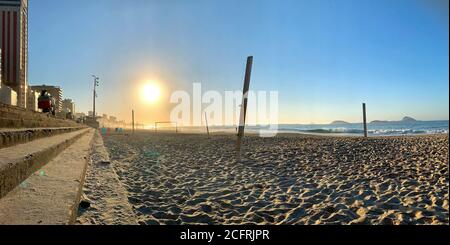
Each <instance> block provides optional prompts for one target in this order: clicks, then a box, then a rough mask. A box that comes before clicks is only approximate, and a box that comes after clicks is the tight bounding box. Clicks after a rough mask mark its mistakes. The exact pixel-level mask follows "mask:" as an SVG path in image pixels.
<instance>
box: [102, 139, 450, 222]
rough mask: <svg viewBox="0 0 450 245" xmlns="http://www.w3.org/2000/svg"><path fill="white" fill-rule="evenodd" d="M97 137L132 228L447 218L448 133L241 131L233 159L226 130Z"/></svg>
mask: <svg viewBox="0 0 450 245" xmlns="http://www.w3.org/2000/svg"><path fill="white" fill-rule="evenodd" d="M104 141H105V145H106V148H107V149H108V152H109V154H110V157H111V164H112V166H113V168H114V170H115V173H116V174H117V175H118V179H119V181H120V183H121V185H123V187H124V188H125V189H126V195H127V197H128V202H129V205H130V206H131V207H132V210H133V212H134V213H135V216H136V219H137V222H138V223H139V224H148V225H157V224H161V225H163V224H164V225H173V224H188V225H196V224H258V225H262V224H278V225H284V224H287V225H290V224H295V225H326V224H345V225H347V224H373V225H378V224H382V225H392V224H394V225H409V224H448V222H449V209H448V208H449V207H448V206H449V192H448V187H449V180H448V174H449V172H448V135H435V136H414V137H385V138H383V137H378V138H370V139H364V138H355V137H320V136H307V135H300V134H296V135H279V136H277V137H275V138H259V137H256V136H248V137H246V139H245V141H244V151H245V155H244V160H243V161H242V162H240V163H236V162H235V161H234V143H235V136H233V135H215V136H210V137H208V136H206V135H200V134H170V133H161V134H158V135H155V134H153V133H143V132H141V133H138V134H136V135H133V136H131V135H109V136H104ZM96 198H100V199H101V197H96ZM99 212H101V210H100V211H99Z"/></svg>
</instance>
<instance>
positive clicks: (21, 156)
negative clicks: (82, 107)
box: [0, 128, 92, 198]
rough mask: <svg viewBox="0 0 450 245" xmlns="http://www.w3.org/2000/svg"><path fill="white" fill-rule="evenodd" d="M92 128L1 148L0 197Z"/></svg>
mask: <svg viewBox="0 0 450 245" xmlns="http://www.w3.org/2000/svg"><path fill="white" fill-rule="evenodd" d="M91 130H92V129H90V128H89V129H88V128H85V129H81V130H78V131H74V132H70V133H64V134H59V135H55V136H52V137H45V138H41V139H37V140H33V141H30V142H28V143H25V144H20V145H16V146H12V147H8V148H2V149H0V198H2V197H4V196H5V195H6V194H7V193H8V192H10V191H11V190H12V189H14V188H15V187H16V186H18V185H19V184H21V183H22V182H23V181H24V180H25V179H27V178H28V177H29V176H30V175H31V174H33V173H35V172H36V171H38V170H39V169H40V168H42V167H43V166H45V165H46V164H47V163H48V162H49V161H50V160H51V159H53V158H54V157H56V156H57V155H58V154H59V153H61V152H62V151H63V150H65V149H66V148H67V147H69V146H70V145H71V144H73V143H74V142H75V141H76V140H77V139H79V138H80V137H81V136H83V135H84V134H86V133H88V132H89V131H91Z"/></svg>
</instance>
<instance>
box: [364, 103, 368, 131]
mask: <svg viewBox="0 0 450 245" xmlns="http://www.w3.org/2000/svg"><path fill="white" fill-rule="evenodd" d="M363 124H364V137H365V138H367V136H368V134H367V114H366V103H363Z"/></svg>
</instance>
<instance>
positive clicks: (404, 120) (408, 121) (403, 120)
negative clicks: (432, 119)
mask: <svg viewBox="0 0 450 245" xmlns="http://www.w3.org/2000/svg"><path fill="white" fill-rule="evenodd" d="M402 122H403V123H404V122H407V123H414V122H417V120H416V119H414V118H412V117H404V118H403V119H402V120H401V121H380V120H375V121H372V122H370V123H373V124H380V123H402Z"/></svg>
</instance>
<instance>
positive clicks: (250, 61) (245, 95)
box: [236, 56, 253, 162]
mask: <svg viewBox="0 0 450 245" xmlns="http://www.w3.org/2000/svg"><path fill="white" fill-rule="evenodd" d="M252 66H253V56H250V57H248V58H247V68H246V69H245V80H244V90H243V97H242V105H241V115H240V120H239V130H238V135H237V142H236V161H238V162H240V161H241V145H242V137H244V133H245V119H246V116H247V104H248V91H249V89H250V79H251V76H252Z"/></svg>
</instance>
